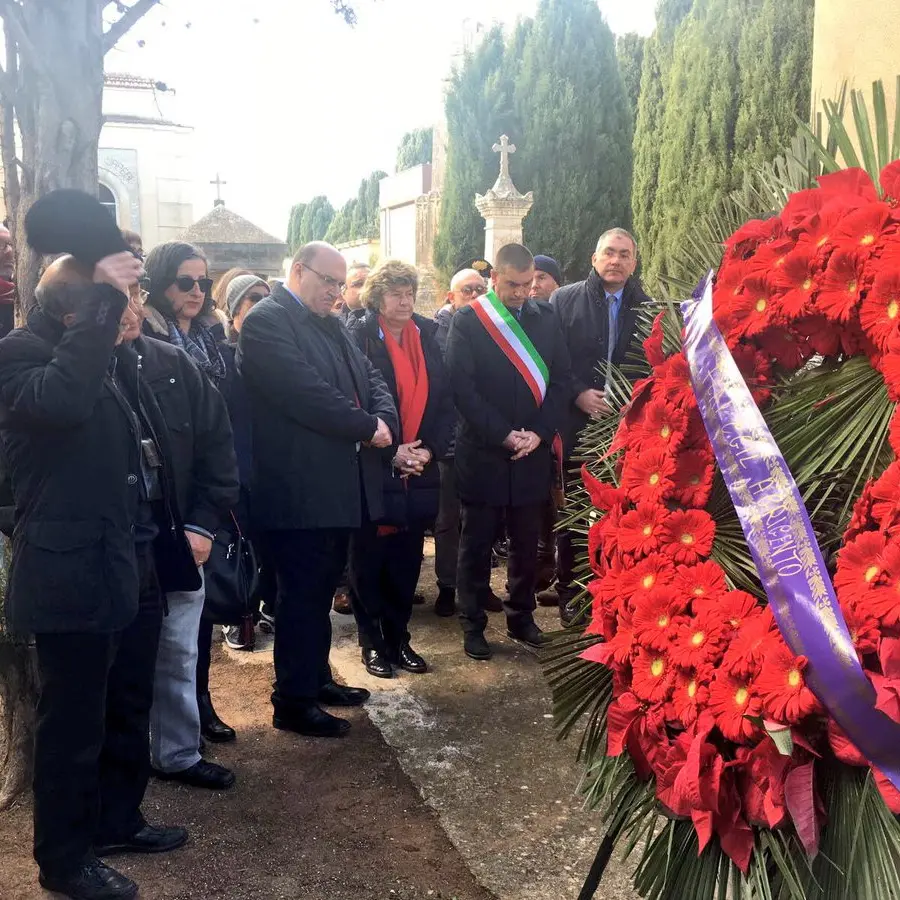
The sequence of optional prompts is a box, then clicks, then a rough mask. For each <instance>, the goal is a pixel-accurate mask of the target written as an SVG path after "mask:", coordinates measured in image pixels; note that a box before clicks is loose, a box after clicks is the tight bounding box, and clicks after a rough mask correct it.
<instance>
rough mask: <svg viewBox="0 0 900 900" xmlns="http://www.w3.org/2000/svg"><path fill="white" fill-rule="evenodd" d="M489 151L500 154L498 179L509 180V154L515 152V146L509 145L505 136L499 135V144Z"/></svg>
mask: <svg viewBox="0 0 900 900" xmlns="http://www.w3.org/2000/svg"><path fill="white" fill-rule="evenodd" d="M491 150H493V151H494V153H499V154H500V177H501V178H509V154H510V153H515V152H516V145H515V144H511V143H510V142H509V138H508V137H507V136H506V135H505V134H501V135H500V143H499V144H494V146H493V147H491Z"/></svg>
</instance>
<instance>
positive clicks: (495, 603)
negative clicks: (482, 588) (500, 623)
mask: <svg viewBox="0 0 900 900" xmlns="http://www.w3.org/2000/svg"><path fill="white" fill-rule="evenodd" d="M481 606H482V608H483V609H485V610H487V612H503V601H502V600H501V599H500V598H499V597H498V596H497V595H496V594H495V593H494V592H493V591H492V590H491V589H490V588H488V589H487V593H486V594H484V596H483V597H482V598H481Z"/></svg>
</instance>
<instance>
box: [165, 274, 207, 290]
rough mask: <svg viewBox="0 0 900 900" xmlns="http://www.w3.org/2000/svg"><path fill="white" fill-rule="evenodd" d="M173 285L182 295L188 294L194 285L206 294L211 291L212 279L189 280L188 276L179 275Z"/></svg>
mask: <svg viewBox="0 0 900 900" xmlns="http://www.w3.org/2000/svg"><path fill="white" fill-rule="evenodd" d="M173 284H174V285H175V286H176V287H177V288H178V290H179V291H181V292H182V293H183V294H189V293H190V292H191V291H192V290H193V289H194V285H195V284H196V285H197V286H198V287H199V288H200V290H201V291H202V292H203V293H204V294H208V293H209V292H210V290H211V289H212V286H213V283H212V278H191V276H190V275H179V276H178V277H177V278H176V279H175V281H174V282H173Z"/></svg>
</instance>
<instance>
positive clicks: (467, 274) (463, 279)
mask: <svg viewBox="0 0 900 900" xmlns="http://www.w3.org/2000/svg"><path fill="white" fill-rule="evenodd" d="M486 291H487V288H486V286H485V283H484V277H483V276H482V274H481V273H480V272H478V271H476V270H475V269H461V270H460V271H459V272H457V273H456V274H455V275H454V276H453V277H452V278H451V279H450V290H449V291H448V292H447V302H448V303H449V304H450V305H451V306H452V307H453V308H454V309H462V308H463V307H464V306H468V305H469V304H470V303H471V302H472V301H473V300H475V299H476V298H478V297H480V296H481V295H482V294H484V293H486Z"/></svg>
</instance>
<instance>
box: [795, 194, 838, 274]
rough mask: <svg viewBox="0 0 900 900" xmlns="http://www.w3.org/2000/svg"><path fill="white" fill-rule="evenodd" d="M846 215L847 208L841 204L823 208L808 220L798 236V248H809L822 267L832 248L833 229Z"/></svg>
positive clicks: (828, 205)
mask: <svg viewBox="0 0 900 900" xmlns="http://www.w3.org/2000/svg"><path fill="white" fill-rule="evenodd" d="M846 214H847V208H846V207H845V206H844V204H842V203H830V204H826V205H825V206H823V207H822V209H821V210H819V212H817V213H815V215H813V216H811V217H810V218H809V220H808V221H807V222H806V224H805V227H804V229H803V231H802V232H801V233H800V234H799V235H798V240H797V246H798V248H799V247H801V246H806V247H809V248H810V249H811V250H812V251H813V253H814V254H816V256H817V258H818V260H819V261H820V262H821V263H822V265H824V263H825V260H826V259H827V257H828V254H829V253H830V252H831V250H832V249H833V247H834V241H833V239H832V236H833V233H834V229H835V228H836V227H837V226H838V225H840V223H841V219H843V217H844V216H845V215H846Z"/></svg>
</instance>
